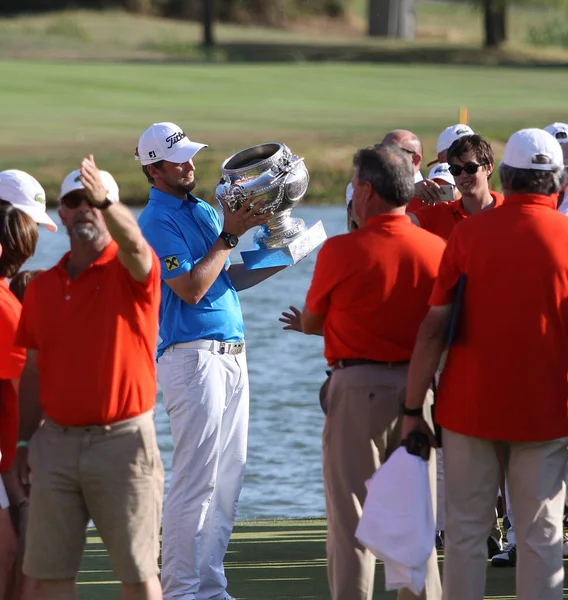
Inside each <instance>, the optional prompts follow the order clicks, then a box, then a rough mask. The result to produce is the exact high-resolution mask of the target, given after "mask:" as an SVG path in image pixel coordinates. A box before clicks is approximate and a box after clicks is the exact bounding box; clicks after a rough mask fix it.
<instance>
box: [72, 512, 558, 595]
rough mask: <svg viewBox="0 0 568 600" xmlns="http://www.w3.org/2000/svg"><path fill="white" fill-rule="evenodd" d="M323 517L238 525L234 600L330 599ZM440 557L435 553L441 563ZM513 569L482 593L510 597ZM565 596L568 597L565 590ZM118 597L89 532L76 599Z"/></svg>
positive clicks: (495, 576)
mask: <svg viewBox="0 0 568 600" xmlns="http://www.w3.org/2000/svg"><path fill="white" fill-rule="evenodd" d="M325 527H326V525H325V521H322V520H304V521H300V520H282V521H252V522H247V523H238V524H237V526H236V527H235V531H234V533H233V537H232V539H231V543H230V545H229V552H228V554H227V557H226V561H225V566H226V571H227V577H228V580H229V591H230V593H231V594H233V595H234V596H235V597H236V598H238V599H239V600H298V599H304V598H305V599H310V600H324V599H326V598H329V593H328V589H327V580H326V565H325V531H326V529H325ZM441 560H442V557H441V556H440V561H441ZM514 578H515V569H512V568H501V569H496V568H491V567H490V566H489V563H488V570H487V592H486V593H487V594H488V595H487V596H486V598H493V599H497V598H499V599H500V600H509V599H511V600H512V599H513V598H514V597H515V596H514V589H515V588H514ZM395 598H396V593H395V592H385V591H384V576H383V568H382V565H381V564H379V565H378V566H377V576H376V581H375V595H374V600H388V599H393V600H394V599H395ZM564 598H568V590H566V589H565V593H564ZM115 599H116V600H118V599H119V585H118V583H117V582H116V580H115V578H114V576H113V573H112V571H111V570H110V566H109V563H108V558H107V555H106V552H105V550H104V546H103V544H102V541H101V540H100V538H99V537H97V533H96V531H94V530H90V531H89V537H88V546H87V549H86V552H85V557H84V560H83V565H82V570H81V573H80V576H79V600H115Z"/></svg>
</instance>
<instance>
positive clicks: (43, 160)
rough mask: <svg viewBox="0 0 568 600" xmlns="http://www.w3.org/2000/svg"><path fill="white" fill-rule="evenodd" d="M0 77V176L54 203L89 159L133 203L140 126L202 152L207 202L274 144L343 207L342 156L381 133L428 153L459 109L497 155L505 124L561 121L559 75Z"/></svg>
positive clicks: (347, 168) (205, 70) (64, 73)
mask: <svg viewBox="0 0 568 600" xmlns="http://www.w3.org/2000/svg"><path fill="white" fill-rule="evenodd" d="M0 78H1V80H2V88H1V90H0V114H2V136H0V168H1V169H5V168H20V169H24V170H29V171H30V172H31V173H32V174H34V175H35V176H36V177H38V179H39V180H40V181H41V182H42V183H43V184H44V185H45V187H46V188H47V189H48V195H49V197H50V198H52V199H53V197H54V195H55V192H56V188H57V185H58V183H59V182H60V181H61V178H62V177H63V176H64V175H65V174H66V173H67V172H68V171H70V170H72V169H74V168H76V167H77V165H78V163H79V160H80V158H81V157H82V156H83V155H84V154H85V153H88V152H94V153H95V156H96V157H97V158H98V161H99V164H100V166H101V167H102V168H106V169H108V170H110V171H111V172H112V173H113V174H115V176H116V177H117V180H118V182H119V184H120V185H121V188H122V194H123V198H125V199H128V200H130V201H138V202H142V201H144V199H145V198H146V195H147V184H146V182H145V179H144V178H143V176H142V174H141V172H140V168H139V164H138V163H136V162H135V161H134V159H133V154H134V149H135V147H136V144H137V141H138V137H139V135H140V133H141V132H142V131H143V130H144V129H145V128H146V127H147V126H148V125H149V124H150V123H152V122H155V121H163V120H171V121H174V122H177V123H179V124H180V125H181V126H183V127H184V128H185V129H186V132H187V133H188V135H189V136H190V137H191V138H192V139H195V140H197V141H202V142H205V143H208V144H209V145H210V147H209V148H208V149H206V150H204V151H202V152H201V153H200V154H199V155H198V157H197V160H196V165H197V176H198V181H199V188H198V190H197V191H198V192H199V193H200V194H202V195H204V196H206V197H211V194H212V191H213V189H214V186H215V183H216V181H217V179H218V177H219V166H220V164H221V162H222V160H223V159H224V158H226V157H227V156H229V155H230V154H232V153H234V152H236V151H238V150H240V149H242V148H245V147H247V146H251V145H254V144H257V143H261V142H266V141H273V140H276V141H282V142H285V143H286V144H288V145H289V146H290V147H291V148H292V149H293V150H294V151H295V152H297V153H299V154H301V155H303V156H305V157H306V160H307V164H308V168H309V170H310V173H311V175H312V184H311V187H310V192H309V194H310V198H311V199H312V200H319V201H326V202H327V201H342V196H343V192H344V189H345V182H346V181H347V180H348V179H349V178H350V176H351V157H352V155H353V152H354V150H356V149H357V148H358V147H361V146H365V145H369V144H372V143H375V142H377V141H379V140H380V139H381V138H382V136H383V135H384V133H385V132H386V131H388V130H390V129H393V128H397V127H405V128H408V129H411V130H413V131H415V132H416V133H418V134H419V135H420V136H421V137H422V138H423V141H424V143H425V157H426V159H430V158H431V157H432V156H433V155H434V147H435V141H436V138H437V135H438V133H439V132H440V131H441V130H442V129H443V128H444V127H445V126H447V125H448V124H451V123H454V122H456V121H457V119H458V115H459V107H460V106H464V105H466V106H468V107H469V108H470V113H471V124H472V126H473V127H474V129H475V130H477V131H479V132H480V133H482V134H484V135H486V136H488V137H489V138H490V139H491V140H492V141H493V142H494V147H495V149H496V152H497V154H499V153H500V152H501V150H502V146H503V142H504V141H505V140H506V139H507V137H508V136H509V135H510V134H511V133H512V132H513V131H515V130H516V129H519V128H521V127H524V126H544V125H546V124H548V123H550V122H552V121H556V120H563V119H564V120H565V115H566V109H565V107H566V99H567V98H568V81H567V80H566V78H565V77H564V75H563V73H562V72H560V71H558V70H556V69H546V68H538V69H529V68H488V67H473V66H471V67H466V66H461V67H452V66H433V65H420V66H416V65H408V66H406V65H383V64H381V65H361V64H328V63H326V64H318V65H314V64H302V65H280V64H279V65H224V64H218V65H206V64H203V65H171V64H132V63H116V64H115V63H84V62H79V63H78V62H69V63H64V62H58V63H54V62H39V61H36V62H31V61H8V60H6V61H0ZM425 162H427V161H425Z"/></svg>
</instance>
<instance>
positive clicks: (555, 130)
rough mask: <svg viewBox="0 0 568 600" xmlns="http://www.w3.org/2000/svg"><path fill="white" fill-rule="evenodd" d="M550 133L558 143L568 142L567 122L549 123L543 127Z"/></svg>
mask: <svg viewBox="0 0 568 600" xmlns="http://www.w3.org/2000/svg"><path fill="white" fill-rule="evenodd" d="M544 131H548V133H550V135H553V136H554V137H555V138H556V139H557V140H558V143H559V144H568V124H566V123H551V124H550V125H547V126H546V127H545V128H544Z"/></svg>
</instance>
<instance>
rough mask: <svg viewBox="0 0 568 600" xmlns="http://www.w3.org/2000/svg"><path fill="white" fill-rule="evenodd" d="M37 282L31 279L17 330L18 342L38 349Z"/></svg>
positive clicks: (24, 346) (23, 346)
mask: <svg viewBox="0 0 568 600" xmlns="http://www.w3.org/2000/svg"><path fill="white" fill-rule="evenodd" d="M36 298H37V282H36V281H35V280H33V279H32V280H31V281H30V283H29V285H28V287H27V289H26V294H25V296H24V305H23V306H22V314H21V316H20V322H19V324H18V330H17V332H16V344H17V345H18V346H21V347H22V348H31V349H33V350H38V349H39V345H38V340H37V336H36V331H37V327H36V318H37V310H36V306H37V301H36Z"/></svg>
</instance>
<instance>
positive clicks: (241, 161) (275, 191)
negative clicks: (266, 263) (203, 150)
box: [215, 142, 310, 249]
mask: <svg viewBox="0 0 568 600" xmlns="http://www.w3.org/2000/svg"><path fill="white" fill-rule="evenodd" d="M221 172H222V176H221V180H220V181H219V183H218V184H217V188H216V190H215V197H216V198H217V200H218V201H219V202H220V203H221V206H223V203H222V202H221V201H222V200H224V201H225V202H226V203H227V205H228V207H229V210H232V211H235V210H237V209H238V208H240V207H241V206H242V205H243V203H244V202H246V201H247V200H248V199H249V198H250V197H251V196H254V198H255V201H256V202H260V201H266V203H265V205H264V206H263V207H262V209H261V210H260V211H259V212H260V213H274V215H273V216H272V217H271V218H270V220H269V221H268V222H267V223H266V224H264V225H262V226H261V227H260V228H259V230H258V231H257V232H256V234H255V235H254V242H255V244H257V246H258V248H260V249H269V248H284V247H286V246H288V245H289V244H290V243H291V242H292V241H293V240H295V239H297V238H298V237H300V236H301V235H303V234H304V233H305V232H306V225H305V223H304V221H303V220H302V219H296V218H292V217H291V216H290V213H291V212H292V209H293V208H294V207H295V206H296V205H297V204H298V203H299V202H300V201H301V200H302V198H303V197H304V195H305V193H306V191H307V189H308V183H309V181H310V176H309V174H308V170H307V168H306V165H305V164H304V159H303V158H299V157H298V156H296V155H295V154H292V152H291V151H290V149H289V148H288V147H287V146H285V145H284V144H279V143H276V142H271V143H267V144H260V145H258V146H253V147H252V148H246V149H245V150H241V151H240V152H237V153H236V154H234V155H233V156H231V157H229V158H228V159H227V160H225V161H224V162H223V164H222V166H221Z"/></svg>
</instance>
